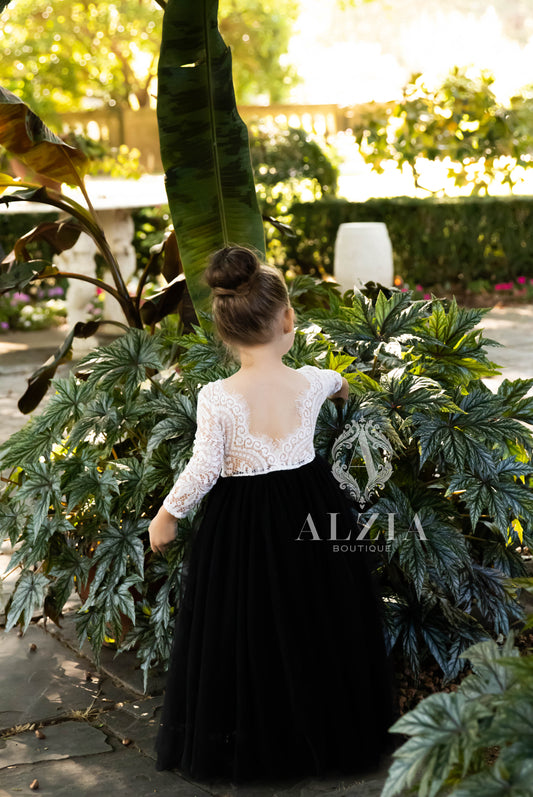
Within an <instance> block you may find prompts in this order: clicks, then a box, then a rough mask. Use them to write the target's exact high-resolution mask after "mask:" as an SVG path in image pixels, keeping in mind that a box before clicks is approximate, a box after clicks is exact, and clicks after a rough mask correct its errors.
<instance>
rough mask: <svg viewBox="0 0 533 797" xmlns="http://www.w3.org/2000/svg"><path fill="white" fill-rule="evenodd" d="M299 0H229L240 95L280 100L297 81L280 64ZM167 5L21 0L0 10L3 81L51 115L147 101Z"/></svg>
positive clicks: (225, 7)
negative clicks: (262, 96) (162, 6)
mask: <svg viewBox="0 0 533 797" xmlns="http://www.w3.org/2000/svg"><path fill="white" fill-rule="evenodd" d="M297 10H298V0H279V2H277V3H274V2H272V0H267V2H259V0H225V2H224V3H223V4H222V9H221V15H220V20H221V21H220V27H221V31H222V33H223V35H224V37H225V39H226V41H227V42H228V44H229V45H230V46H231V47H232V48H233V61H234V71H235V83H236V86H237V91H238V99H239V100H240V101H243V100H248V101H249V100H251V99H253V98H255V97H256V96H257V95H266V96H267V97H268V98H269V99H272V100H279V99H281V98H282V97H283V96H286V94H287V91H288V89H289V88H290V86H291V85H292V83H293V82H294V81H295V79H296V76H295V72H294V69H293V67H290V66H287V65H282V64H281V63H280V56H281V55H282V54H283V53H284V52H285V51H286V49H287V45H288V41H289V38H290V33H291V28H292V23H293V22H294V20H295V19H296V15H297ZM162 16H163V14H162V11H161V8H160V7H159V6H158V5H157V3H156V2H155V0H141V2H136V3H132V2H130V0H115V2H112V3H106V2H101V1H100V0H74V2H73V1H72V0H54V3H53V5H51V4H50V3H49V0H19V1H18V2H17V3H14V4H13V5H12V6H11V7H9V8H7V9H5V10H4V11H3V13H2V14H1V15H0V23H1V25H2V28H3V33H4V36H5V42H6V45H5V49H4V51H3V53H2V59H1V61H0V84H1V85H3V86H4V87H5V88H7V89H9V90H10V91H12V92H13V93H15V94H16V95H17V96H18V97H20V98H21V99H22V100H24V102H27V103H28V104H30V105H31V106H32V107H33V108H34V110H36V111H37V112H38V113H41V114H43V115H46V116H47V117H48V118H50V115H52V114H54V113H58V112H61V111H67V110H80V109H84V108H95V107H96V108H99V107H112V108H113V107H114V108H127V107H130V108H133V109H137V108H145V107H148V106H149V105H150V104H151V103H152V105H153V104H154V102H155V96H156V94H157V60H158V56H159V47H160V43H161V26H162Z"/></svg>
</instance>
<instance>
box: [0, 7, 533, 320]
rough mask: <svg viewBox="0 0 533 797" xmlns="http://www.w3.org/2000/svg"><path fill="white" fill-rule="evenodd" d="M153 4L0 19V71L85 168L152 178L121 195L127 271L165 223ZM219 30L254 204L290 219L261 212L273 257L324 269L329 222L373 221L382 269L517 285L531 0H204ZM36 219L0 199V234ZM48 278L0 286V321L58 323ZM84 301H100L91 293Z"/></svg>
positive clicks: (525, 176)
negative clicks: (1, 293) (132, 194)
mask: <svg viewBox="0 0 533 797" xmlns="http://www.w3.org/2000/svg"><path fill="white" fill-rule="evenodd" d="M162 16H163V15H162V10H161V8H160V7H159V6H158V5H157V4H156V3H155V2H148V1H147V2H133V1H132V0H117V2H114V3H108V2H106V3H104V2H85V1H84V2H72V0H55V2H54V4H53V6H52V5H49V4H48V2H47V0H37V1H36V0H17V1H16V2H13V3H12V4H10V5H9V6H8V7H7V8H6V9H5V10H4V11H3V13H2V14H1V16H0V22H1V27H2V58H1V59H0V85H2V86H3V87H5V88H7V89H9V90H10V91H12V92H14V93H15V94H17V96H19V97H20V98H21V99H23V100H24V101H25V102H27V103H28V104H29V105H30V107H31V108H32V109H33V110H35V111H36V112H37V113H38V114H39V115H40V116H41V118H42V119H43V120H44V121H45V122H46V123H47V124H48V125H49V126H50V127H51V128H52V129H53V130H54V131H56V132H57V133H58V134H60V135H61V136H62V137H64V139H65V140H66V141H68V142H70V143H75V144H77V145H78V146H80V147H81V148H83V149H84V150H85V151H86V152H87V153H88V154H89V155H90V156H91V157H92V166H91V171H90V175H91V176H90V178H89V182H90V181H91V180H93V181H95V185H97V186H101V184H102V181H104V182H106V181H107V182H109V181H115V182H116V188H115V189H111V188H106V189H105V190H106V191H107V192H108V193H110V194H111V195H113V197H118V198H116V199H114V200H113V201H115V203H116V205H117V206H120V197H121V196H123V195H124V193H125V189H124V187H123V185H122V183H121V182H120V181H123V180H128V181H133V180H135V181H140V185H145V186H147V185H150V186H151V189H150V191H147V190H146V189H144V188H142V189H141V190H140V192H139V195H144V196H150V201H149V204H148V206H147V207H135V208H132V210H131V218H132V219H133V223H134V233H133V241H132V243H133V247H134V249H135V257H136V259H137V268H136V273H137V274H138V273H140V271H141V270H142V268H144V266H145V265H146V262H147V259H148V256H149V252H150V249H151V247H152V246H154V245H155V244H157V243H158V242H160V241H161V240H162V238H163V236H164V234H165V231H166V230H167V228H168V225H169V214H168V208H167V207H166V205H165V203H164V189H163V187H162V186H163V183H162V178H160V175H161V171H162V167H161V162H160V156H159V142H158V133H157V120H156V111H155V107H156V98H157V59H158V52H159V46H160V42H161V26H162ZM219 26H220V30H221V32H222V34H223V36H224V38H225V40H226V42H227V43H228V44H229V45H230V46H231V49H232V53H233V65H234V82H235V89H236V94H237V100H238V103H239V110H240V113H241V115H242V117H243V118H244V120H245V121H246V122H247V124H248V127H249V131H250V143H251V153H252V160H253V165H254V171H255V177H256V183H257V190H258V194H259V198H260V202H261V204H262V208H263V211H264V212H265V214H266V215H269V216H271V217H273V218H276V219H279V220H281V221H283V222H284V223H286V224H288V225H290V226H291V228H292V230H293V235H292V236H291V235H290V234H289V235H287V234H286V233H283V232H282V231H280V229H277V228H275V227H271V228H270V227H269V228H268V230H267V236H268V246H269V257H270V259H271V261H272V262H275V263H276V264H277V265H279V266H280V267H282V268H284V269H286V270H288V271H289V273H295V274H297V273H309V274H312V275H314V276H321V277H323V278H324V277H325V278H327V277H328V275H331V273H332V271H333V250H334V243H335V236H336V233H337V230H338V228H339V225H340V224H341V223H343V222H350V221H383V222H385V223H386V224H387V229H388V232H389V235H390V238H391V241H392V246H393V252H394V274H395V277H394V281H395V284H396V285H398V286H402V287H403V288H404V289H407V288H409V289H411V290H414V291H415V292H417V293H420V295H429V294H428V291H430V290H435V291H437V292H440V293H442V294H443V295H456V296H457V298H458V299H460V300H461V301H463V302H465V303H469V304H476V303H477V304H482V305H487V304H495V303H498V302H500V303H501V302H507V303H523V302H530V301H532V300H533V240H532V239H531V236H530V233H529V230H530V229H531V227H532V224H531V222H533V215H532V214H533V205H532V204H531V200H530V198H531V195H532V194H533V169H532V168H531V166H532V165H533V5H532V4H531V2H530V0H493V2H491V3H489V4H487V2H483V0H446V2H444V0H306V2H303V1H302V2H299V0H221V2H220V14H219ZM0 158H1V161H2V163H1V165H0V171H2V172H7V173H10V174H13V175H18V176H23V175H24V169H23V167H22V166H21V164H20V163H17V161H16V160H15V159H10V158H9V157H8V156H7V154H6V153H3V154H2V153H1V152H0ZM150 180H151V182H150ZM154 180H155V181H156V182H155V183H154ZM98 181H100V182H98ZM142 181H144V183H143V182H142ZM154 185H156V188H155V189H154V188H153V187H154ZM126 193H128V189H126ZM139 202H140V200H139ZM34 217H35V218H34ZM39 220H40V219H39V218H38V217H37V215H36V214H33V216H32V219H30V220H29V219H28V218H27V217H25V216H24V215H23V214H20V213H18V214H16V215H11V216H6V215H5V214H2V218H1V219H0V245H1V247H2V248H3V250H4V251H5V252H8V251H10V249H11V247H12V244H13V241H14V240H16V239H17V238H18V237H19V235H21V234H22V233H23V232H25V231H26V230H27V229H29V227H30V226H33V225H34V224H35V223H36V222H37V221H39ZM29 221H30V222H31V223H29ZM96 268H97V269H98V262H97V263H96ZM135 279H136V277H135V274H133V275H132V277H131V290H134V289H135ZM154 280H155V276H154ZM58 282H59V281H54V280H52V281H50V284H49V285H48V286H47V284H46V282H43V283H42V284H41V286H40V287H39V289H38V290H37V289H32V290H33V293H31V292H30V293H25V294H21V296H20V297H19V299H18V300H17V298H16V297H17V295H16V294H15V297H10V298H9V299H7V298H5V297H0V303H2V304H1V306H0V329H2V330H7V329H10V328H26V329H32V328H40V327H42V326H43V325H49V324H53V323H62V322H63V321H64V318H65V315H64V305H63V304H62V302H63V301H64V295H63V294H64V292H65V291H66V290H67V285H66V284H65V285H62V284H60V283H59V284H58ZM157 287H158V286H157V285H156V284H155V282H154V290H156V289H157ZM60 291H62V292H63V294H61V293H60ZM17 302H18V303H17ZM86 310H87V312H88V313H89V314H90V315H92V316H93V317H95V318H96V317H98V316H99V313H100V312H101V306H100V297H99V296H98V295H95V296H94V297H92V298H91V301H90V303H89V304H88V306H87V308H86Z"/></svg>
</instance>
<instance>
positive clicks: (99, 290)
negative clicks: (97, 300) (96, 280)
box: [96, 288, 104, 296]
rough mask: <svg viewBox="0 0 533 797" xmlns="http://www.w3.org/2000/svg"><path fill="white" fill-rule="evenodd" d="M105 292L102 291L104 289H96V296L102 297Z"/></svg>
mask: <svg viewBox="0 0 533 797" xmlns="http://www.w3.org/2000/svg"><path fill="white" fill-rule="evenodd" d="M103 292H104V291H103V290H102V288H97V289H96V295H97V296H100V295H101V294H102V293H103Z"/></svg>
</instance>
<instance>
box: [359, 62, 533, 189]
mask: <svg viewBox="0 0 533 797" xmlns="http://www.w3.org/2000/svg"><path fill="white" fill-rule="evenodd" d="M493 82H494V77H493V76H492V75H490V74H489V73H487V72H484V71H481V72H480V74H479V75H478V77H477V78H475V79H474V78H472V77H469V76H468V74H467V71H466V70H465V69H459V68H458V67H454V69H453V70H452V71H451V72H450V74H449V75H448V76H447V77H446V79H445V80H444V81H443V83H442V85H441V86H439V87H438V88H436V89H429V88H428V87H427V86H426V85H425V83H424V78H423V76H422V75H420V74H418V73H417V74H415V75H413V76H412V77H411V80H410V82H409V83H408V85H407V86H406V87H405V88H404V90H403V97H402V99H401V100H400V101H399V102H398V103H396V104H393V105H392V106H388V107H387V108H385V109H383V111H382V113H381V114H377V115H376V114H375V112H374V111H373V110H372V111H369V112H368V114H367V115H366V117H364V118H362V119H361V120H360V122H359V123H358V125H357V126H356V127H355V130H354V132H355V134H356V137H358V138H359V141H360V146H361V152H362V154H363V157H364V158H365V160H366V161H367V162H368V163H371V164H372V168H373V169H375V170H376V171H377V172H378V173H379V174H382V173H383V171H384V168H385V164H386V163H387V162H389V163H390V162H395V163H396V164H397V165H398V166H399V167H400V168H402V167H403V166H404V165H406V166H408V167H409V168H410V169H411V171H412V174H413V178H414V182H415V186H416V187H417V188H418V187H420V188H426V186H424V185H423V184H421V169H422V168H423V167H422V164H423V162H424V161H440V162H442V163H443V164H446V171H447V177H448V178H451V179H452V180H453V182H454V184H455V185H456V186H458V187H461V188H463V187H470V189H471V192H472V193H473V194H480V193H488V191H489V188H490V185H491V183H492V182H493V181H495V180H496V179H497V178H500V179H501V180H502V182H503V183H508V184H509V186H510V187H511V189H512V188H513V187H514V185H515V183H516V181H517V178H516V177H515V174H516V171H515V170H516V167H517V166H519V167H523V168H528V167H530V166H531V163H532V154H533V138H532V136H531V119H532V111H533V107H532V104H531V100H528V99H526V98H523V97H516V98H513V100H512V102H511V105H510V107H508V108H506V107H503V106H502V105H500V104H499V103H498V102H497V100H496V97H495V95H494V93H493V91H492V88H491V87H492V84H493ZM445 159H448V161H447V162H446V160H445ZM426 190H429V189H426ZM439 190H440V192H441V193H443V192H444V190H445V189H444V187H442V188H441V189H439ZM430 193H438V192H430Z"/></svg>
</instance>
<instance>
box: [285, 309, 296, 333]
mask: <svg viewBox="0 0 533 797" xmlns="http://www.w3.org/2000/svg"><path fill="white" fill-rule="evenodd" d="M293 329H294V308H293V307H287V308H286V309H285V312H284V314H283V332H284V333H285V334H287V333H288V332H292V330H293Z"/></svg>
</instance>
